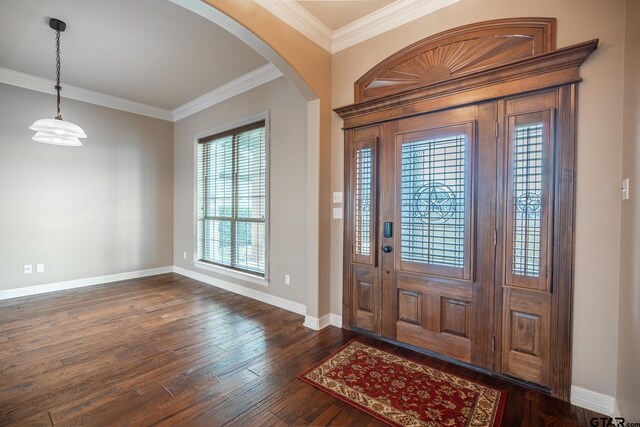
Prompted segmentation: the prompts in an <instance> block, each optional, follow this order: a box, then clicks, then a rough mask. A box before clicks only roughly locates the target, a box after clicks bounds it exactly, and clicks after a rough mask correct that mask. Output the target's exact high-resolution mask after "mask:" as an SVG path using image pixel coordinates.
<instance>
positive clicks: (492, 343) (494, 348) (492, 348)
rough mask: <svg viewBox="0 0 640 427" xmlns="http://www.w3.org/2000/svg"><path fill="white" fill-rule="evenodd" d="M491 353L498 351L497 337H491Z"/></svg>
mask: <svg viewBox="0 0 640 427" xmlns="http://www.w3.org/2000/svg"><path fill="white" fill-rule="evenodd" d="M491 351H493V352H495V351H496V337H491Z"/></svg>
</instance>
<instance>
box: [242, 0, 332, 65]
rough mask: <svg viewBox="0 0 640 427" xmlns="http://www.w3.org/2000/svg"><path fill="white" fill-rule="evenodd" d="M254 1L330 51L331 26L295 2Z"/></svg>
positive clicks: (277, 0) (275, 0)
mask: <svg viewBox="0 0 640 427" xmlns="http://www.w3.org/2000/svg"><path fill="white" fill-rule="evenodd" d="M254 1H255V2H256V3H258V4H259V5H260V6H262V7H263V8H265V9H266V10H268V11H269V12H271V13H272V14H273V15H275V16H276V17H277V18H279V19H280V20H282V21H284V22H285V23H286V24H288V25H289V26H291V27H293V29H295V30H296V31H298V32H299V33H302V34H303V35H304V36H306V37H307V38H308V39H310V40H311V41H312V42H314V43H315V44H317V45H318V46H320V47H321V48H323V49H324V50H326V51H327V52H331V51H332V44H333V32H332V31H331V28H329V27H327V26H326V25H325V24H324V23H323V22H322V21H320V20H319V19H318V18H316V17H315V16H314V15H312V14H311V12H309V11H308V10H307V9H305V8H304V7H302V6H300V5H299V4H298V3H297V2H295V1H280V0H254Z"/></svg>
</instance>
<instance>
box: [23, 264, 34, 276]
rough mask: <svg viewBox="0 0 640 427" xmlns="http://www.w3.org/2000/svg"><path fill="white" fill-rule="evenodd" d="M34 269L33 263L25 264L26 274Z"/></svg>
mask: <svg viewBox="0 0 640 427" xmlns="http://www.w3.org/2000/svg"><path fill="white" fill-rule="evenodd" d="M32 271H33V268H32V266H31V264H25V265H24V274H31V272H32Z"/></svg>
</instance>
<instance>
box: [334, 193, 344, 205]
mask: <svg viewBox="0 0 640 427" xmlns="http://www.w3.org/2000/svg"><path fill="white" fill-rule="evenodd" d="M333 203H342V192H341V191H334V192H333Z"/></svg>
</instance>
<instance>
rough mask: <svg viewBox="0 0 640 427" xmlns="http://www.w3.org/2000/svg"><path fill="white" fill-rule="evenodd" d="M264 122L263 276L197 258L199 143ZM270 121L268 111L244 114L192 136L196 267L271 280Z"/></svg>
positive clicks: (248, 278)
mask: <svg viewBox="0 0 640 427" xmlns="http://www.w3.org/2000/svg"><path fill="white" fill-rule="evenodd" d="M259 121H264V136H265V187H266V188H265V218H264V224H265V248H264V258H265V259H264V276H263V275H261V274H259V273H252V272H250V271H246V270H241V269H236V268H233V267H228V266H224V265H221V264H217V263H212V262H207V261H204V260H198V251H199V249H198V145H199V144H200V141H201V140H203V139H207V138H210V137H217V136H220V135H224V134H225V133H227V132H229V131H231V130H236V129H241V128H243V127H246V126H248V125H251V124H253V123H255V122H259ZM270 130H271V126H270V120H269V110H267V111H264V112H262V113H258V114H255V115H253V116H248V117H244V118H241V119H238V120H235V121H233V122H229V123H225V124H223V125H220V126H217V127H215V128H212V129H209V130H206V131H203V132H199V133H197V134H196V135H194V139H193V145H192V146H193V160H192V161H193V265H194V267H197V268H205V269H207V270H211V271H214V272H216V273H220V274H224V275H227V276H230V277H234V278H239V279H242V280H246V281H248V282H251V283H257V284H260V285H263V286H268V284H269V282H270V277H271V276H270V265H271V262H270V261H271V257H270V246H271V233H270V229H271V221H270V219H271V209H270V206H271V203H270V202H271V161H270V151H271V150H270V140H271V138H270Z"/></svg>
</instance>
